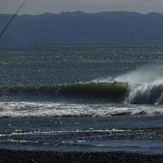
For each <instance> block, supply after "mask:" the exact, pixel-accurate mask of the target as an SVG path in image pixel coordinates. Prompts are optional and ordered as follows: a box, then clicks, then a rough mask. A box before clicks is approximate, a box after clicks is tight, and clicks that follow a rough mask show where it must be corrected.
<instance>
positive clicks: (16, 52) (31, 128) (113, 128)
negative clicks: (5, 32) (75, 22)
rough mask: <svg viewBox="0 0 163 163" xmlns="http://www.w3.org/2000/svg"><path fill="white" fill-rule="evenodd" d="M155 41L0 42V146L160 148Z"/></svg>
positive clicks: (159, 53)
mask: <svg viewBox="0 0 163 163" xmlns="http://www.w3.org/2000/svg"><path fill="white" fill-rule="evenodd" d="M162 47H163V43H130V44H129V43H128V44H125V43H121V44H116V43H112V44H111V43H110V44H42V45H40V44H35V45H1V48H0V55H1V60H0V71H1V75H0V85H1V87H0V123H1V126H0V148H7V149H27V150H53V151H84V152H90V151H91V152H95V151H100V152H101V151H125V152H139V153H148V154H149V153H153V154H154V153H163V152H162V151H163V150H162V149H163V142H162V140H163V136H162V135H163V107H162V104H163V94H162V92H163V84H162V81H163V66H162V59H163V48H162Z"/></svg>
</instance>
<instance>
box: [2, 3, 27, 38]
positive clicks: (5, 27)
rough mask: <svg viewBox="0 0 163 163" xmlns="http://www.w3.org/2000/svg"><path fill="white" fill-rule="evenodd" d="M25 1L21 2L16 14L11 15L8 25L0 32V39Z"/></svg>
mask: <svg viewBox="0 0 163 163" xmlns="http://www.w3.org/2000/svg"><path fill="white" fill-rule="evenodd" d="M26 1H27V0H25V1H24V2H23V4H22V5H21V6H20V7H19V8H18V10H17V11H16V13H15V14H14V15H13V17H12V18H11V20H10V21H9V22H8V24H7V25H6V27H5V28H4V30H3V31H2V33H1V34H0V37H1V36H2V35H3V33H4V32H5V30H6V29H7V27H8V26H9V25H10V23H11V22H12V20H13V19H14V17H15V16H16V15H17V13H18V12H19V10H20V9H21V8H22V7H23V5H24V4H25V2H26Z"/></svg>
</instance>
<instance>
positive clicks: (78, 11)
mask: <svg viewBox="0 0 163 163" xmlns="http://www.w3.org/2000/svg"><path fill="white" fill-rule="evenodd" d="M113 12H114V13H116V12H117V13H118V12H126V13H137V14H140V15H148V14H151V13H156V14H161V15H163V13H160V12H155V11H151V12H148V13H146V14H144V13H140V12H136V11H124V10H119V11H99V12H92V13H89V12H84V11H80V10H77V11H61V12H60V13H53V12H44V13H40V14H19V13H18V14H17V15H18V16H23V15H30V16H37V15H44V14H56V15H60V14H63V13H84V14H98V13H113ZM0 15H14V13H13V14H7V13H0Z"/></svg>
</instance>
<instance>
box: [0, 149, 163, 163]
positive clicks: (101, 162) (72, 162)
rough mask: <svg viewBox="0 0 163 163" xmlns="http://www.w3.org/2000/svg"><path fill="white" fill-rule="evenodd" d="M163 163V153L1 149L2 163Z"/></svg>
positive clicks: (0, 161)
mask: <svg viewBox="0 0 163 163" xmlns="http://www.w3.org/2000/svg"><path fill="white" fill-rule="evenodd" d="M15 162H18V163H21V162H22V163H46V162H48V163H53V162H54V163H55V162H56V163H61V162H64V163H105V162H106V163H109V162H110V163H119V162H121V163H127V162H129V163H131V162H132V163H139V162H143V163H155V162H157V163H161V162H163V155H162V154H139V153H126V152H56V151H28V150H9V149H0V163H15Z"/></svg>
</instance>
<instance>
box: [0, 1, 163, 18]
mask: <svg viewBox="0 0 163 163" xmlns="http://www.w3.org/2000/svg"><path fill="white" fill-rule="evenodd" d="M23 2H24V0H0V14H2V13H3V14H14V13H15V12H16V11H17V10H18V8H19V7H20V6H21V4H22V3H23ZM62 11H64V12H67V11H69V12H75V11H83V12H86V13H97V12H101V11H108V12H110V11H129V12H130V11H133V12H138V13H141V14H147V13H149V12H158V13H163V0H27V1H26V3H25V4H24V6H23V7H22V8H21V10H20V11H19V12H18V14H19V15H23V14H28V15H39V14H43V13H47V12H49V13H56V14H57V13H60V12H62Z"/></svg>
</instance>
